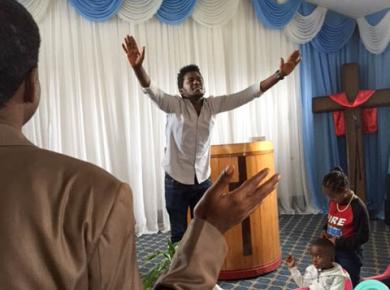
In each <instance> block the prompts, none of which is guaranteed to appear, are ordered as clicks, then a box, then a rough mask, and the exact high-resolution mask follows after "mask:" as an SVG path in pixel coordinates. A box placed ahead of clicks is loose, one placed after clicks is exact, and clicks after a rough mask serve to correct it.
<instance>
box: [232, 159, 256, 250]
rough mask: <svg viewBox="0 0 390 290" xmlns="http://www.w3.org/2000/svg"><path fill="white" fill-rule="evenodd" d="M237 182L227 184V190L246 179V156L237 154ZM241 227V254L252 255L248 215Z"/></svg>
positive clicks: (234, 187)
mask: <svg viewBox="0 0 390 290" xmlns="http://www.w3.org/2000/svg"><path fill="white" fill-rule="evenodd" d="M237 162H238V182H234V183H230V184H229V191H232V190H234V189H236V188H238V187H239V186H240V185H241V184H243V183H244V182H245V180H246V179H247V174H246V158H245V156H238V160H237ZM241 228H242V232H241V235H242V246H243V249H242V250H243V254H244V256H250V255H252V236H251V222H250V217H249V216H248V217H247V218H246V219H245V220H243V222H242V223H241Z"/></svg>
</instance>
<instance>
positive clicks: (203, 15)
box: [192, 0, 240, 27]
mask: <svg viewBox="0 0 390 290" xmlns="http://www.w3.org/2000/svg"><path fill="white" fill-rule="evenodd" d="M239 1H240V0H214V1H208V0H197V2H196V6H195V9H194V12H193V14H192V18H193V19H194V20H195V21H196V22H198V23H200V24H202V25H205V26H209V27H213V26H220V25H224V24H226V23H227V22H229V21H230V20H231V19H232V18H233V16H234V14H235V13H236V12H237V8H238V4H239Z"/></svg>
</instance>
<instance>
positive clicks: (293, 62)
mask: <svg viewBox="0 0 390 290" xmlns="http://www.w3.org/2000/svg"><path fill="white" fill-rule="evenodd" d="M300 61H301V54H300V52H299V50H295V51H294V52H293V53H292V54H291V55H290V56H289V58H288V59H287V61H286V62H284V59H283V58H281V59H280V68H279V70H280V73H281V74H282V76H287V75H289V74H290V73H291V72H292V71H293V70H294V68H295V67H296V66H297V64H298V63H299V62H300Z"/></svg>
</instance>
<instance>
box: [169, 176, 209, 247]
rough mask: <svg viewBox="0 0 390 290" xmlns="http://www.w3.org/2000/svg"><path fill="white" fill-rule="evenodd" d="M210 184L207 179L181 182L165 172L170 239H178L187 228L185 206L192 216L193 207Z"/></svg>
mask: <svg viewBox="0 0 390 290" xmlns="http://www.w3.org/2000/svg"><path fill="white" fill-rule="evenodd" d="M210 186H211V180H210V179H208V180H206V181H204V182H202V183H196V184H190V185H189V184H182V183H180V182H177V181H176V180H174V179H173V178H172V177H170V176H169V175H168V174H165V202H166V207H167V211H168V214H169V221H170V224H171V241H172V242H173V243H176V242H178V241H180V240H181V239H182V237H183V235H184V233H185V231H186V229H187V208H190V211H191V217H193V212H194V207H195V205H196V204H197V203H198V201H199V200H200V198H201V197H202V196H203V194H204V193H205V192H206V190H207V189H208V188H209V187H210Z"/></svg>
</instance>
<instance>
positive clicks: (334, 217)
mask: <svg viewBox="0 0 390 290" xmlns="http://www.w3.org/2000/svg"><path fill="white" fill-rule="evenodd" d="M346 206H347V205H339V209H340V210H341V212H340V211H338V210H337V203H336V202H334V201H330V202H329V211H328V227H327V233H328V235H331V236H332V237H336V238H340V237H343V238H348V237H350V236H352V235H353V234H354V228H353V212H352V206H351V205H350V204H349V205H348V208H347V209H346V210H345V211H344V209H345V207H346Z"/></svg>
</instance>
